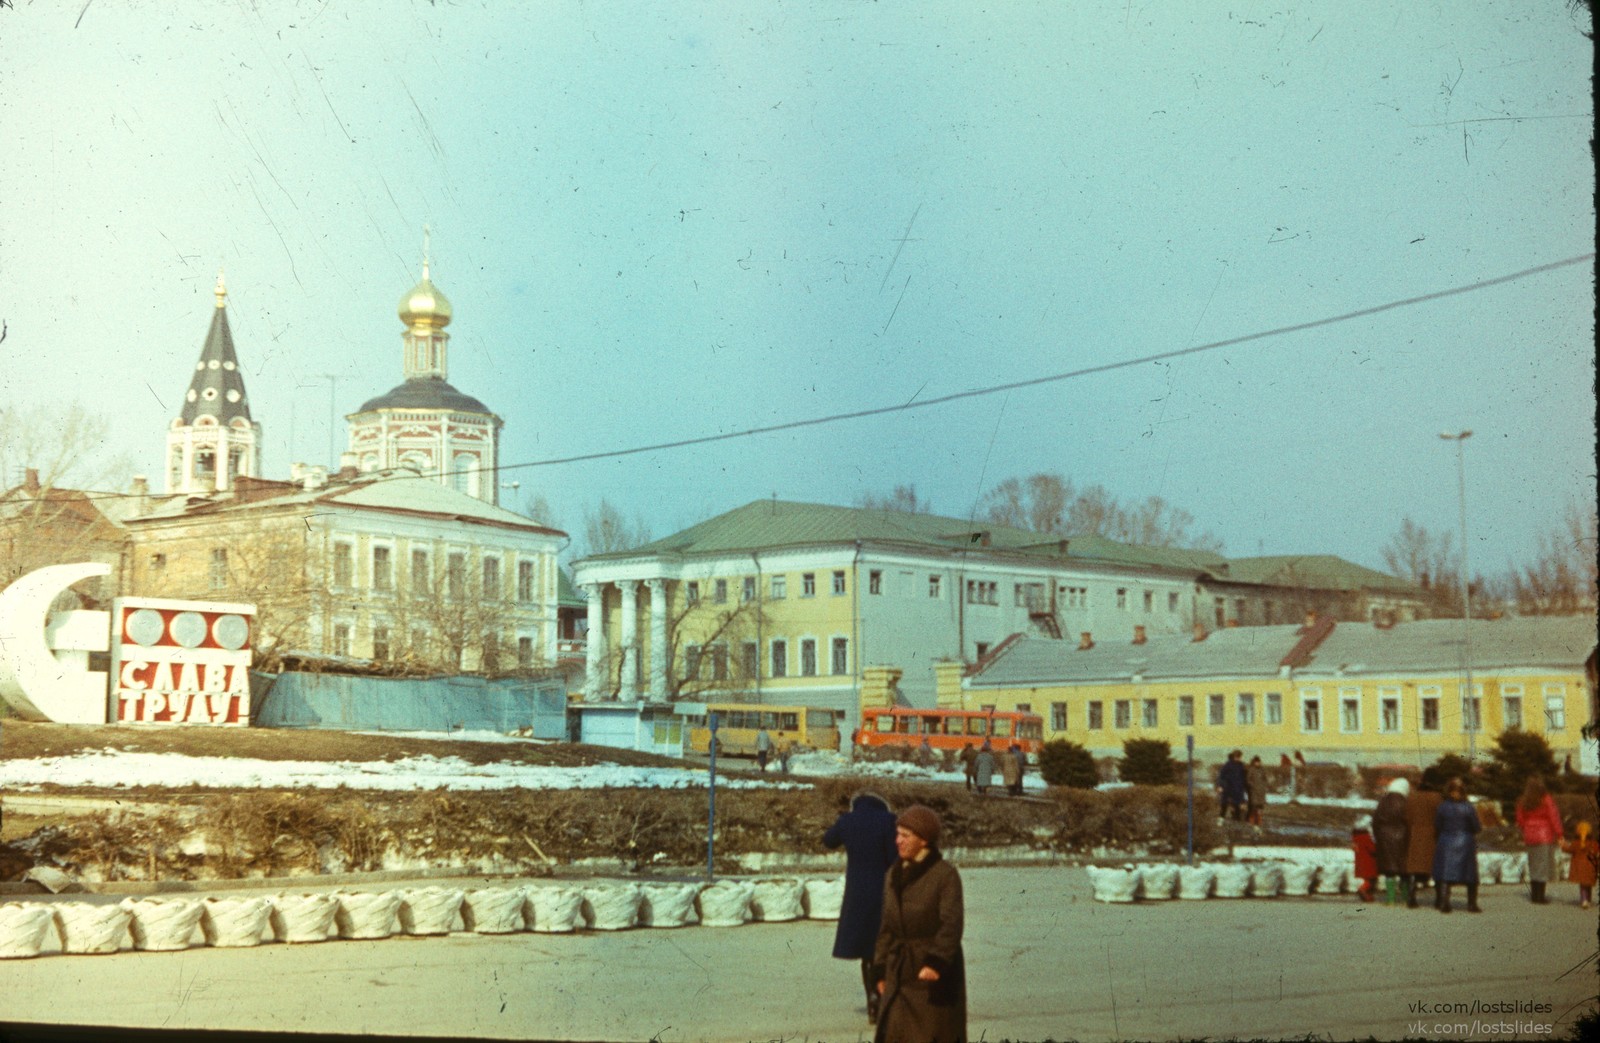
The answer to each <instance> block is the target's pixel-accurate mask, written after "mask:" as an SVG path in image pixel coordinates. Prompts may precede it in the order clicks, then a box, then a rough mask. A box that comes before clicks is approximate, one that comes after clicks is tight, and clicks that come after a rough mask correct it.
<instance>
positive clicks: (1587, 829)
mask: <svg viewBox="0 0 1600 1043" xmlns="http://www.w3.org/2000/svg"><path fill="white" fill-rule="evenodd" d="M1573 832H1575V833H1576V834H1577V839H1575V840H1562V841H1561V850H1563V851H1566V852H1568V853H1570V854H1571V855H1572V865H1571V866H1570V867H1569V868H1568V869H1567V879H1568V880H1571V881H1572V882H1573V883H1575V884H1577V885H1578V908H1579V909H1587V908H1589V900H1590V899H1591V898H1592V897H1593V896H1594V881H1595V872H1596V869H1597V867H1600V840H1595V838H1594V837H1593V836H1592V835H1591V834H1592V833H1593V832H1594V827H1593V826H1591V825H1590V824H1589V823H1587V822H1580V823H1578V825H1577V827H1576V828H1575V829H1574V830H1573Z"/></svg>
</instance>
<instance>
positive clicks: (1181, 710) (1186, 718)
mask: <svg viewBox="0 0 1600 1043" xmlns="http://www.w3.org/2000/svg"><path fill="white" fill-rule="evenodd" d="M1178 727H1180V728H1193V727H1194V696H1192V695H1180V696H1178Z"/></svg>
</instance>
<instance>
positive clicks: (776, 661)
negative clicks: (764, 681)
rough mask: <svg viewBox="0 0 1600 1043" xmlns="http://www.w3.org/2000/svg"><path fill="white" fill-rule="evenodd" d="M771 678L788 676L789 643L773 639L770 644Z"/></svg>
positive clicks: (780, 639)
mask: <svg viewBox="0 0 1600 1043" xmlns="http://www.w3.org/2000/svg"><path fill="white" fill-rule="evenodd" d="M772 676H773V677H787V676H789V642H787V641H785V640H783V639H782V638H775V639H773V642H772Z"/></svg>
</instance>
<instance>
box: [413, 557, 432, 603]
mask: <svg viewBox="0 0 1600 1043" xmlns="http://www.w3.org/2000/svg"><path fill="white" fill-rule="evenodd" d="M432 587H433V573H432V572H431V571H430V570H429V568H428V552H427V551H425V550H414V551H412V552H411V590H412V592H413V593H415V594H417V595H418V596H421V595H424V594H427V593H428V591H429V590H430V589H431V588H432Z"/></svg>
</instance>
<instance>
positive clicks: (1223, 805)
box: [1217, 750, 1249, 822]
mask: <svg viewBox="0 0 1600 1043" xmlns="http://www.w3.org/2000/svg"><path fill="white" fill-rule="evenodd" d="M1248 796H1249V777H1248V774H1247V773H1246V771H1245V768H1244V751H1243V750H1234V751H1233V752H1232V753H1230V754H1228V759H1227V760H1225V761H1223V762H1222V767H1221V768H1219V769H1218V770H1217V805H1218V808H1219V809H1220V810H1219V812H1218V818H1227V817H1228V811H1229V809H1232V811H1233V818H1234V821H1236V822H1237V821H1238V820H1239V819H1241V818H1243V817H1244V804H1245V800H1246V799H1247V798H1248Z"/></svg>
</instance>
